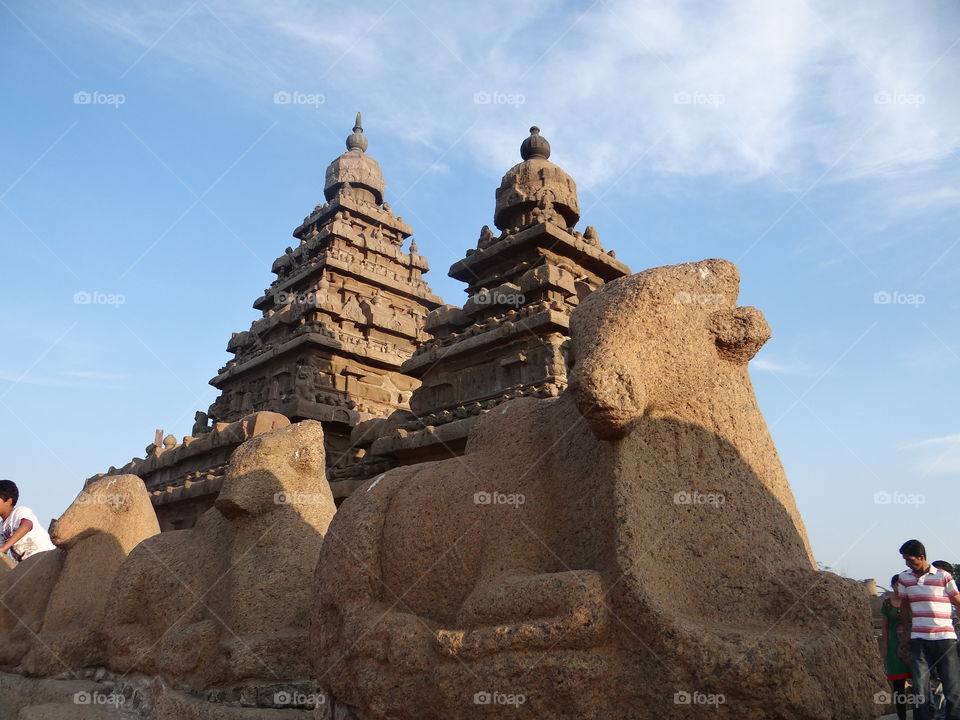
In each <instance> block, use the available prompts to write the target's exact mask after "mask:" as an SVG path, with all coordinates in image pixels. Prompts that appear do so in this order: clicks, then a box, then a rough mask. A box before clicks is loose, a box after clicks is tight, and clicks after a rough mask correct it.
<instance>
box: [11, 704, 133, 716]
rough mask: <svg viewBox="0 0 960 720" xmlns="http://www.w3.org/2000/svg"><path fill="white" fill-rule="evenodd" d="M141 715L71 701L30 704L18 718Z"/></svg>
mask: <svg viewBox="0 0 960 720" xmlns="http://www.w3.org/2000/svg"><path fill="white" fill-rule="evenodd" d="M139 717H140V716H139V715H137V714H136V713H132V712H125V711H123V710H122V709H120V708H118V707H117V706H116V705H79V704H77V703H75V702H70V703H45V704H43V705H30V706H29V707H25V708H23V709H22V710H20V714H19V715H17V720H136V719H137V718H139Z"/></svg>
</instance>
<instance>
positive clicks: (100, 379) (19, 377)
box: [0, 369, 127, 390]
mask: <svg viewBox="0 0 960 720" xmlns="http://www.w3.org/2000/svg"><path fill="white" fill-rule="evenodd" d="M126 377H127V376H126V375H123V374H118V373H106V372H97V371H93V370H64V371H62V372H59V373H56V374H55V375H38V374H34V373H33V372H28V373H22V372H16V371H13V370H4V369H0V382H7V383H12V384H14V385H36V386H40V387H54V388H70V389H75V390H113V389H117V388H118V387H120V385H119V383H120V381H122V380H124V379H125V378H126Z"/></svg>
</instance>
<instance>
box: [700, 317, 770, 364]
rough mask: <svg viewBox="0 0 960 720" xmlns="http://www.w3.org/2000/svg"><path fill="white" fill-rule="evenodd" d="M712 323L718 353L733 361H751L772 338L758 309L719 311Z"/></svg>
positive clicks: (711, 328) (712, 318) (711, 318)
mask: <svg viewBox="0 0 960 720" xmlns="http://www.w3.org/2000/svg"><path fill="white" fill-rule="evenodd" d="M709 322H710V331H711V332H712V333H713V334H714V336H715V337H716V343H717V351H718V352H719V353H720V356H721V357H722V358H724V359H725V360H729V361H730V362H738V363H747V362H749V361H750V359H751V358H752V357H753V356H754V355H756V354H757V351H758V350H759V349H760V348H762V347H763V344H764V343H765V342H766V341H767V340H769V339H770V335H771V331H770V326H769V325H768V324H767V320H766V318H764V317H763V313H762V312H760V311H759V310H757V308H755V307H738V308H731V309H722V310H718V311H717V312H715V313H713V314H712V315H711V316H710V321H709Z"/></svg>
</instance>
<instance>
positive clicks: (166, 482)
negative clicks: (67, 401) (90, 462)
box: [84, 412, 290, 530]
mask: <svg viewBox="0 0 960 720" xmlns="http://www.w3.org/2000/svg"><path fill="white" fill-rule="evenodd" d="M289 424H290V421H289V420H288V419H287V418H286V417H285V416H283V415H280V414H279V413H274V412H256V413H252V414H250V415H248V416H246V417H244V418H241V419H240V420H238V421H236V422H232V423H215V424H214V426H213V427H212V428H211V429H210V430H209V431H208V432H205V433H203V434H201V435H198V436H196V437H194V436H190V435H188V436H186V437H184V438H183V440H182V441H180V442H178V441H177V439H176V437H174V436H173V435H167V436H166V437H163V431H162V430H158V431H157V433H156V435H157V437H156V439H155V441H154V442H153V443H151V444H150V445H148V446H147V448H146V456H145V457H142V458H133V459H132V460H131V461H130V462H128V463H127V464H126V465H124V466H123V467H122V468H119V469H118V468H114V467H111V468H110V469H109V470H107V472H105V473H99V474H97V475H94V476H93V477H91V478H88V479H87V480H86V481H85V483H84V486H85V487H86V486H88V485H90V484H91V483H93V482H95V481H97V480H100V479H102V478H104V477H106V476H109V475H136V476H138V477H139V478H140V479H141V480H143V484H144V485H145V486H146V488H147V491H148V492H149V493H150V500H151V502H152V503H153V506H154V510H156V512H157V520H158V521H159V522H160V529H161V530H180V529H183V528H188V527H193V522H194V520H195V519H196V517H197V516H198V515H200V514H201V513H203V512H204V511H205V510H207V509H209V508H210V507H211V506H212V505H213V501H214V500H215V499H216V497H217V493H219V492H220V487H221V485H222V483H223V474H224V471H225V469H226V466H227V463H228V462H229V460H230V456H231V455H232V454H233V451H234V450H236V449H237V448H238V447H239V446H240V445H241V444H242V443H244V442H246V441H247V440H249V439H250V438H252V437H254V436H256V435H261V434H263V433H265V432H269V431H270V430H276V429H277V428H280V427H284V426H285V425H289Z"/></svg>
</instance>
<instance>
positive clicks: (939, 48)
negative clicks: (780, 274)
mask: <svg viewBox="0 0 960 720" xmlns="http://www.w3.org/2000/svg"><path fill="white" fill-rule="evenodd" d="M188 4H189V3H187V4H185V5H184V7H186V6H187V5H188ZM87 7H88V8H89V9H88V11H87V12H89V13H90V14H89V15H88V16H87V18H88V20H90V21H91V22H94V23H96V24H98V25H100V26H101V27H103V28H104V29H105V30H107V31H109V32H111V33H114V34H116V35H118V36H121V37H123V38H125V39H127V40H130V41H133V42H134V43H137V44H139V45H140V46H143V47H149V46H151V45H152V44H153V43H154V42H156V40H157V38H158V37H160V36H161V35H162V34H163V33H164V31H165V30H166V29H167V28H168V27H169V26H170V25H171V24H172V23H173V22H174V21H175V20H176V19H177V17H178V16H179V15H180V14H181V13H182V12H183V10H184V7H176V8H171V9H170V10H169V11H166V12H163V11H159V10H157V9H156V6H154V5H150V4H147V3H140V2H137V3H134V4H133V5H130V4H129V3H128V4H126V5H125V6H124V10H123V12H122V13H119V14H118V13H117V12H116V10H115V8H114V7H113V3H107V2H99V3H97V2H94V3H90V4H88V5H87ZM208 8H209V10H208ZM211 13H213V14H214V15H215V16H216V18H219V19H214V18H213V17H212V16H211ZM221 20H222V24H221V22H220V21H221ZM958 20H960V9H958V8H957V7H954V6H952V5H949V6H948V5H943V6H926V9H925V10H923V11H918V10H917V9H916V8H914V7H912V6H909V5H904V4H902V3H895V2H876V1H874V0H860V1H859V2H852V3H843V4H837V3H830V2H826V0H785V1H784V2H778V3H769V2H766V1H765V0H737V1H736V2H734V0H726V1H721V2H717V3H712V4H710V5H705V4H704V3H700V2H681V3H674V4H663V3H659V2H653V1H652V0H647V1H639V2H638V1H636V0H609V1H599V2H596V3H594V4H593V5H590V6H587V9H586V10H584V6H576V5H573V4H565V3H561V2H557V1H556V0H554V1H553V2H520V3H518V2H516V1H515V0H509V2H508V1H507V0H493V1H492V2H488V3H476V4H474V5H472V6H461V5H457V6H453V5H443V4H436V5H431V6H429V7H424V6H423V5H422V4H420V3H413V2H406V1H405V0H398V2H396V3H393V4H392V5H391V4H386V3H384V4H373V3H366V2H356V3H349V4H343V3H308V2H306V1H305V0H286V1H285V2H278V3H270V4H263V3H260V2H255V1H254V0H230V2H226V0H208V1H207V2H206V3H200V4H199V5H197V6H196V7H195V8H194V10H193V11H192V12H191V13H190V14H189V16H188V17H186V18H184V19H183V20H181V21H180V22H179V23H178V24H177V27H176V29H175V30H174V31H172V32H170V33H169V35H167V36H165V37H163V39H162V40H161V41H160V42H158V43H157V44H156V47H154V48H153V49H152V50H151V53H162V54H166V55H169V56H171V57H175V58H177V60H178V61H179V62H183V63H186V64H189V65H193V66H195V67H199V68H201V69H205V70H207V71H209V72H210V73H212V74H221V76H222V79H223V82H224V83H225V84H226V83H230V82H233V81H234V79H235V78H236V77H237V76H243V77H244V79H245V82H244V83H243V84H242V85H241V86H239V87H242V88H243V90H244V92H246V93H250V92H251V88H256V85H257V83H258V82H259V84H260V85H261V86H262V87H263V88H264V97H266V96H267V95H266V90H268V89H270V88H273V89H278V88H276V85H277V83H278V78H281V79H282V80H283V82H285V83H288V84H290V85H291V86H292V87H298V88H300V89H302V90H304V91H307V90H315V91H317V92H326V93H328V95H329V96H330V97H340V98H345V99H349V100H351V101H353V100H356V101H360V100H362V102H363V103H364V106H365V107H364V109H365V110H367V111H368V113H369V114H370V115H373V116H376V117H378V118H380V120H381V123H382V125H381V128H382V126H383V125H386V126H387V127H388V128H389V130H390V132H391V133H393V134H395V135H397V136H399V137H401V138H402V139H403V140H405V141H409V142H412V143H414V144H419V145H422V146H424V147H426V148H429V147H434V148H440V149H443V148H444V147H445V143H449V142H450V141H451V138H452V137H455V136H456V134H457V133H458V131H459V130H460V129H461V128H466V127H469V126H470V125H471V124H472V123H473V122H475V121H477V120H479V122H477V124H476V127H475V128H474V130H473V131H472V132H471V133H470V134H469V136H468V137H467V138H465V139H464V143H463V145H464V147H465V148H466V149H467V150H468V151H469V152H470V153H472V155H473V156H474V158H475V159H476V160H477V161H478V162H480V163H482V164H483V165H484V166H487V167H489V168H490V169H491V170H492V171H494V172H502V171H503V170H504V169H505V168H506V167H509V166H510V165H511V164H513V163H514V162H515V161H516V160H517V157H516V155H517V151H516V147H517V144H518V141H519V139H521V138H520V137H519V136H520V135H522V132H523V128H525V127H526V126H527V125H530V124H534V123H536V124H541V125H542V126H543V130H544V135H545V136H546V137H548V138H549V139H550V140H551V141H552V142H553V144H554V148H555V155H556V157H557V159H558V161H560V162H561V164H563V165H564V166H565V167H566V168H567V169H568V170H569V171H571V173H572V174H573V175H574V177H576V178H577V179H578V180H582V181H583V182H585V183H588V184H591V185H602V184H604V183H609V182H611V181H612V180H614V179H617V178H619V177H620V176H621V175H623V174H624V173H625V172H627V171H629V170H631V167H632V164H633V163H634V162H635V161H636V159H637V158H638V157H641V156H643V158H644V159H643V167H641V168H639V171H640V172H639V174H640V175H641V177H642V176H643V175H646V174H648V173H650V172H652V173H660V174H680V175H686V176H689V175H704V174H715V175H722V176H728V177H731V178H734V179H754V178H758V177H763V176H766V177H771V175H772V174H776V175H777V176H778V177H782V178H784V179H785V181H786V182H788V183H789V184H791V185H795V186H797V187H802V186H805V185H806V184H807V183H808V182H812V180H813V179H816V178H817V177H819V176H820V175H821V174H822V173H823V172H824V171H827V170H830V172H831V176H832V177H834V178H874V179H892V178H898V177H902V176H904V175H905V174H914V173H930V172H934V173H935V172H936V171H937V169H938V168H939V167H940V166H941V164H943V163H946V162H949V161H950V158H951V153H952V152H953V151H955V150H956V149H957V148H958V147H960V125H958V124H957V123H956V117H957V116H958V115H960V94H958V93H957V92H956V87H955V68H956V60H957V57H958V56H960V47H958V46H954V45H952V43H953V42H954V41H955V40H956V37H955V30H956V27H957V25H958V22H957V21H958ZM224 26H226V27H224ZM226 28H229V30H228V29H226ZM238 38H239V39H238ZM478 92H489V93H502V94H504V95H513V96H522V97H523V103H522V104H516V103H515V104H513V105H511V104H509V103H504V104H503V105H498V104H497V103H496V102H491V103H487V104H475V102H474V96H475V94H476V93H478ZM351 109H352V106H351ZM381 131H382V130H381ZM381 137H382V135H381ZM633 179H634V181H636V180H637V179H638V178H635V177H634V178H633Z"/></svg>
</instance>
